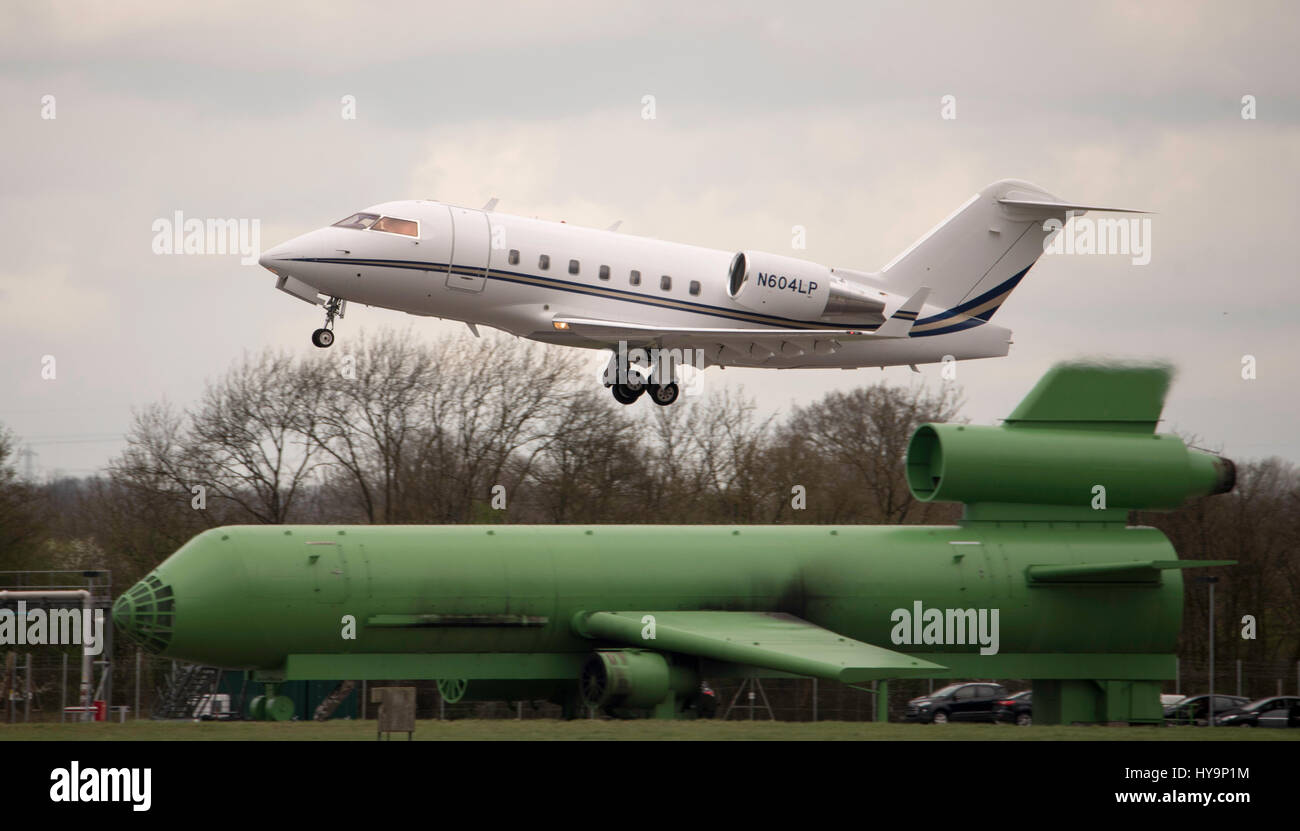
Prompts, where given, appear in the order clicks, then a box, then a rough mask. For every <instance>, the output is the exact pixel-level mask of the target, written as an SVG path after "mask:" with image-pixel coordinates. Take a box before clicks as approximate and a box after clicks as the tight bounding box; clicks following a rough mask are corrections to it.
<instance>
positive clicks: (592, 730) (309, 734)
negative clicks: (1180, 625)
mask: <svg viewBox="0 0 1300 831" xmlns="http://www.w3.org/2000/svg"><path fill="white" fill-rule="evenodd" d="M405 739H406V737H405V736H404V735H401V734H397V735H395V736H394V737H393V741H405ZM415 739H416V741H436V740H439V739H442V740H451V741H466V740H472V741H479V740H483V741H493V740H530V741H531V740H542V741H546V740H560V741H580V740H602V739H603V740H610V739H630V740H651V741H656V740H661V741H682V740H692V739H696V740H707V741H716V740H724V741H726V740H742V741H743V740H753V739H759V740H812V741H825V740H847V741H871V740H890V741H897V740H903V741H912V740H916V741H944V740H947V741H1034V740H1046V741H1061V740H1066V741H1097V740H1101V741H1287V740H1294V739H1300V730H1258V729H1255V730H1252V729H1247V728H1240V727H1239V728H1230V727H1222V728H1214V729H1204V728H1191V727H1045V726H1035V727H1013V726H1011V725H995V724H948V725H943V726H934V725H923V724H875V723H871V722H843V721H840V722H835V721H825V722H818V723H816V724H812V723H807V722H762V721H756V722H750V721H730V722H722V721H677V722H660V721H649V720H646V721H604V720H589V719H578V720H575V721H567V722H566V721H551V720H545V719H527V720H523V721H516V720H513V719H477V720H475V719H466V720H461V721H436V720H427V721H420V722H418V723H417V724H416V729H415ZM286 740H287V741H374V740H375V722H373V721H330V722H325V723H323V724H316V723H312V722H281V723H268V722H224V723H222V722H158V721H129V722H127V723H126V724H3V725H0V742H3V741H286Z"/></svg>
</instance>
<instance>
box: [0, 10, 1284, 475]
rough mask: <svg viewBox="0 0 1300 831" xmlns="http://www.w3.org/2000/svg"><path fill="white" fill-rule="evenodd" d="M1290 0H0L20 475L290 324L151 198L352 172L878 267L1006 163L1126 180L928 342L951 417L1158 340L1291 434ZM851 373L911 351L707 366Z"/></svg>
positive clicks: (781, 406) (1251, 431)
mask: <svg viewBox="0 0 1300 831" xmlns="http://www.w3.org/2000/svg"><path fill="white" fill-rule="evenodd" d="M1298 22H1300V7H1298V6H1297V5H1296V4H1295V3H1252V2H1237V3H1231V4H1228V3H1219V4H1194V3H1186V2H1170V3H1143V4H1129V3H1105V2H1092V3H1087V4H1057V3H1043V2H1041V0H1039V1H1038V2H1026V3H1010V2H999V3H952V4H948V3H857V2H854V3H843V4H811V3H800V4H791V3H788V2H784V3H755V2H745V3H736V4H732V5H721V4H718V5H714V4H701V3H668V2H662V1H660V2H652V3H642V4H631V5H623V4H619V3H612V2H572V3H549V4H537V3H534V4H523V5H520V6H513V5H511V4H504V3H491V4H488V3H456V4H444V3H438V2H428V0H425V2H419V3H411V4H404V3H393V2H386V3H383V4H358V3H327V2H310V3H275V4H273V3H266V2H249V3H227V4H222V5H221V8H220V10H215V9H213V8H212V7H211V5H210V4H176V3H161V2H159V3H147V2H115V3H104V4H93V5H91V4H84V5H83V4H70V3H46V2H41V3H14V2H7V3H5V4H4V5H3V7H0V125H3V128H2V130H0V142H2V144H0V149H2V150H3V152H2V153H0V165H3V171H4V175H3V178H2V179H0V242H2V243H3V249H4V251H5V253H6V256H5V258H4V262H3V263H0V324H3V325H0V381H2V382H3V386H0V424H3V425H5V426H7V427H9V428H11V429H12V430H13V431H14V432H15V433H17V434H18V436H19V437H20V439H21V440H23V441H30V442H31V443H32V448H33V449H34V450H35V451H36V452H37V453H38V454H39V455H38V456H37V457H35V460H34V463H35V468H36V472H37V473H38V474H39V475H45V474H48V473H51V472H54V471H63V472H67V473H74V474H81V473H88V472H91V471H93V470H95V469H97V468H99V467H100V466H102V465H103V464H104V463H105V462H107V461H108V460H109V459H110V458H111V457H112V456H113V455H115V454H116V453H118V452H119V451H120V450H121V448H122V442H121V440H120V436H121V434H122V433H123V431H124V430H125V429H126V428H127V426H128V424H129V423H130V418H131V409H132V407H141V406H143V405H145V404H148V403H150V402H153V401H156V400H159V399H161V398H164V397H166V398H167V399H169V400H171V401H173V402H175V403H177V404H180V405H189V404H191V403H192V402H193V401H195V400H196V399H197V396H198V394H199V392H200V391H201V389H202V387H203V384H204V381H205V379H210V378H214V377H216V376H218V375H220V374H221V373H222V372H224V371H225V369H226V368H227V367H228V366H229V365H230V364H231V363H232V361H234V360H235V359H237V358H238V357H239V356H240V354H241V353H242V351H243V350H245V349H252V350H255V349H260V348H262V347H264V346H274V347H285V348H288V349H292V350H293V351H295V352H297V353H302V354H306V353H308V352H309V351H311V350H313V347H312V346H311V345H310V343H309V340H308V336H309V334H310V332H311V330H312V329H314V328H316V327H317V326H319V325H320V322H321V315H320V314H318V312H317V311H314V310H312V309H311V307H309V306H307V305H306V304H304V303H301V302H300V301H297V300H294V299H293V298H291V297H289V296H288V295H285V294H283V293H280V292H277V291H275V290H274V287H273V283H274V278H273V277H272V275H270V274H269V273H268V272H266V271H265V270H263V269H261V268H259V267H257V266H242V265H240V262H239V257H238V255H227V256H219V255H215V256H165V255H157V254H155V253H153V251H152V248H151V241H152V239H153V232H152V230H151V227H152V224H153V222H154V220H155V219H158V218H170V217H172V215H173V213H174V212H175V211H183V212H184V214H185V215H186V216H187V217H200V218H209V217H233V218H245V219H258V220H260V222H261V235H262V239H261V242H262V245H263V247H264V248H269V247H270V246H272V245H274V244H276V243H278V242H281V241H283V240H285V239H287V238H289V237H291V236H295V235H297V234H300V233H303V232H305V231H308V230H310V229H312V228H315V227H318V226H321V225H325V224H328V223H330V222H333V221H336V220H337V219H339V218H341V217H343V216H345V215H347V214H349V213H351V212H353V211H355V210H358V209H360V208H362V207H364V206H366V205H369V204H373V203H376V202H381V201H387V200H391V199H406V198H435V199H439V200H441V201H445V202H451V203H453V204H464V205H469V206H476V207H477V206H480V205H482V204H483V203H484V202H486V201H487V199H488V198H490V197H493V196H496V197H499V198H500V200H501V203H500V206H499V210H501V211H503V212H507V213H518V214H522V215H527V216H541V217H546V218H552V219H565V220H566V221H568V222H570V223H574V224H584V225H593V226H597V227H604V226H606V225H608V224H609V223H611V222H613V221H614V220H618V219H622V220H623V226H622V229H621V230H622V231H624V232H626V233H630V234H638V235H644V236H651V237H658V238H661V239H670V240H678V241H682V242H689V243H694V244H698V245H707V246H711V247H716V248H722V249H727V250H739V249H742V248H748V249H757V250H766V251H772V252H776V253H785V254H792V253H794V254H797V255H798V256H802V257H806V258H807V259H811V260H816V261H818V262H823V263H826V264H828V265H838V266H845V267H849V268H857V269H860V270H867V271H876V270H878V269H879V268H880V267H881V266H883V265H884V264H885V263H886V262H888V261H889V260H890V259H891V258H892V257H893V256H894V255H895V254H897V253H898V252H899V251H901V250H902V249H904V248H905V247H907V246H908V245H909V244H911V242H912V241H913V240H915V239H916V238H917V237H918V236H920V235H921V234H922V233H924V232H925V231H927V230H928V229H929V228H930V227H931V226H932V225H934V224H935V223H936V222H937V221H939V220H940V219H942V218H943V217H944V216H946V215H947V214H948V213H950V212H951V211H952V210H953V209H955V208H956V207H957V206H958V205H960V204H961V203H962V202H964V201H965V200H966V198H967V197H969V196H970V195H971V194H972V193H974V192H975V191H976V190H977V189H979V188H980V187H982V186H983V185H985V184H987V183H989V182H991V181H994V180H996V179H1001V178H1019V179H1027V180H1029V181H1031V182H1034V183H1036V184H1038V185H1041V186H1042V187H1044V188H1046V189H1048V190H1050V191H1052V192H1053V193H1056V194H1057V195H1059V196H1061V197H1064V198H1066V199H1069V200H1073V201H1078V202H1084V203H1092V204H1105V205H1118V206H1126V207H1135V208H1146V209H1150V210H1153V211H1156V212H1157V213H1156V215H1155V216H1154V217H1153V219H1152V228H1151V248H1152V256H1151V261H1150V263H1149V264H1147V265H1144V266H1136V265H1133V264H1132V263H1131V261H1130V258H1129V257H1126V256H1119V255H1110V256H1048V257H1044V258H1043V259H1042V260H1040V261H1039V263H1038V265H1037V266H1036V267H1035V268H1034V269H1033V271H1032V272H1031V273H1030V274H1029V276H1028V277H1027V278H1026V280H1025V281H1024V283H1022V285H1021V286H1020V288H1018V289H1017V290H1016V292H1015V294H1014V295H1013V296H1012V297H1011V298H1010V300H1008V301H1007V303H1006V304H1005V305H1004V306H1003V308H1002V310H1001V311H999V313H998V316H997V319H996V322H998V323H1000V324H1001V325H1003V326H1007V327H1009V328H1010V329H1012V331H1013V332H1014V340H1015V345H1014V346H1013V347H1012V352H1011V354H1010V355H1009V356H1008V357H1006V358H1000V359H991V360H984V361H972V362H968V363H964V364H962V365H961V366H960V367H959V368H958V375H959V377H958V380H959V382H960V383H961V384H962V386H963V387H964V389H965V392H966V397H967V401H968V404H967V407H966V411H965V412H966V415H967V416H968V417H969V418H971V419H972V420H973V421H975V422H977V423H994V422H995V420H996V419H997V418H999V417H1001V416H1005V415H1006V414H1007V413H1009V412H1010V410H1011V408H1012V407H1013V406H1014V405H1015V404H1016V402H1017V401H1019V399H1020V397H1021V396H1022V395H1023V394H1024V392H1025V391H1026V390H1027V389H1028V388H1029V386H1030V385H1032V383H1033V382H1034V380H1036V379H1037V377H1038V376H1039V375H1041V373H1042V372H1043V371H1044V370H1045V369H1046V368H1047V367H1048V366H1050V365H1051V364H1052V363H1053V362H1055V361H1057V360H1060V359H1063V358H1070V357H1078V356H1089V357H1095V356H1107V355H1110V356H1119V357H1125V358H1142V357H1153V358H1161V359H1167V360H1169V361H1171V362H1173V363H1174V364H1175V365H1176V366H1177V367H1178V370H1179V377H1178V379H1177V381H1176V383H1175V386H1174V389H1173V393H1172V396H1171V398H1170V401H1169V403H1168V406H1167V408H1166V411H1165V416H1166V426H1167V427H1168V428H1171V429H1177V430H1180V431H1185V432H1189V433H1194V434H1196V435H1198V436H1200V437H1201V438H1202V441H1203V443H1204V444H1206V445H1209V446H1215V447H1219V446H1221V447H1222V448H1223V449H1224V451H1225V452H1226V453H1228V454H1229V455H1232V456H1234V457H1236V458H1238V459H1249V458H1261V457H1265V456H1270V455H1278V456H1282V457H1284V458H1287V459H1289V460H1292V461H1296V460H1300V431H1298V430H1297V419H1296V417H1295V414H1296V412H1297V406H1298V405H1300V383H1298V382H1300V372H1298V371H1297V368H1296V350H1297V348H1298V347H1300V342H1298V341H1297V338H1296V334H1297V331H1298V329H1300V327H1297V325H1296V324H1295V323H1294V322H1293V319H1292V318H1293V314H1294V312H1295V310H1296V309H1297V308H1300V302H1298V301H1300V288H1298V287H1297V267H1296V259H1295V251H1294V248H1295V244H1296V243H1295V240H1296V228H1297V226H1298V225H1300V207H1297V193H1300V95H1298V94H1297V93H1298V92H1300V58H1297V49H1296V43H1297V42H1300V25H1298ZM347 95H351V96H355V101H356V118H355V119H353V120H348V119H344V118H343V117H341V109H342V107H341V99H342V98H343V97H344V96H347ZM646 95H653V96H654V97H655V115H656V118H654V119H653V120H647V119H644V118H642V113H643V103H642V102H643V98H644V96H646ZM949 95H951V96H953V97H954V100H955V104H956V118H955V119H945V118H943V117H941V116H942V112H941V108H942V101H943V98H944V96H949ZM1246 95H1251V96H1254V101H1255V104H1254V106H1255V115H1256V117H1255V118H1253V119H1246V118H1243V117H1242V114H1243V103H1242V98H1243V96H1246ZM43 96H53V97H54V98H53V105H54V111H53V113H52V114H53V115H54V116H55V117H54V118H52V119H51V118H46V117H43V115H50V114H51V113H50V112H49V107H48V103H49V101H48V99H44V100H43ZM794 225H802V226H804V227H806V228H807V249H806V250H805V251H802V252H791V250H790V241H791V227H792V226H794ZM718 277H719V279H721V278H722V275H718ZM384 325H395V326H402V327H405V326H408V325H409V326H410V327H411V330H412V332H413V333H417V334H418V335H419V336H428V337H434V336H436V335H438V334H440V333H444V332H450V333H455V334H456V335H457V336H461V337H470V335H469V334H468V332H466V330H465V329H464V327H463V326H460V325H459V324H457V325H452V324H444V323H438V322H434V321H429V320H427V319H417V318H413V317H409V316H406V315H403V314H401V313H398V312H393V311H384V310H378V309H367V308H364V307H361V308H354V309H351V310H350V311H349V314H348V317H347V319H346V320H345V321H343V322H342V323H341V324H340V325H339V329H338V334H339V343H338V344H336V346H335V347H334V348H335V349H338V348H339V347H340V346H342V345H344V344H346V340H347V338H348V336H349V334H350V333H351V332H355V331H357V330H358V329H360V328H362V327H365V328H378V327H380V326H384ZM46 355H52V356H54V357H55V359H56V361H57V363H56V369H57V375H56V378H55V379H53V380H45V379H43V378H42V372H41V370H42V359H43V356H46ZM1245 355H1253V356H1255V359H1256V361H1257V364H1256V366H1257V377H1256V378H1255V379H1254V380H1244V379H1243V378H1242V377H1241V375H1242V372H1241V370H1242V359H1243V356H1245ZM922 370H923V373H922V377H925V378H928V379H930V383H937V382H938V375H939V367H937V366H927V367H922ZM882 377H883V378H885V379H889V380H892V381H897V382H899V383H910V382H914V380H915V378H914V376H913V374H912V373H911V372H910V371H909V370H908V369H906V368H893V369H888V370H885V371H883V372H882V371H880V370H858V371H855V372H851V373H850V372H841V371H826V370H799V371H781V372H776V371H772V370H746V371H737V370H732V369H728V370H727V371H726V372H723V373H719V372H718V371H717V370H713V371H711V372H710V373H708V374H707V375H706V383H707V384H714V385H722V384H726V385H739V384H743V385H744V386H745V388H746V390H747V391H749V392H750V393H751V394H753V395H755V396H756V397H757V398H758V400H759V402H760V404H761V405H762V406H763V407H764V408H766V409H768V410H781V411H788V409H789V407H790V406H791V405H793V404H799V403H805V402H809V401H812V400H815V399H816V398H817V397H819V396H820V395H822V394H824V393H825V392H827V391H829V390H832V389H837V388H838V389H842V388H849V387H851V386H856V385H861V384H867V383H872V382H875V381H877V380H879V379H881V378H882ZM693 403H694V399H687V398H683V399H682V402H681V403H679V404H678V405H677V406H691V405H692V404H693ZM636 406H650V405H649V403H648V402H639V403H638V404H637V405H636Z"/></svg>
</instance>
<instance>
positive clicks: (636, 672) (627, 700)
mask: <svg viewBox="0 0 1300 831" xmlns="http://www.w3.org/2000/svg"><path fill="white" fill-rule="evenodd" d="M578 686H579V688H580V690H581V694H582V700H583V703H584V704H586V705H587V706H589V707H597V708H605V707H614V708H624V709H628V708H644V707H653V706H654V705H656V704H658V703H660V702H662V701H663V700H664V699H666V698H667V697H668V694H669V692H673V693H677V694H679V695H687V694H690V693H693V692H695V691H697V690H698V689H699V686H700V682H699V678H698V676H697V675H696V674H695V672H694V671H692V670H690V669H688V668H686V667H682V666H678V665H675V664H672V663H670V662H669V661H668V659H667V658H666V657H665V656H664V655H662V654H660V653H658V652H648V651H645V650H641V649H602V650H599V651H597V652H594V653H592V655H591V656H590V657H588V658H587V661H586V663H585V664H583V667H582V674H581V677H580V678H579V679H578Z"/></svg>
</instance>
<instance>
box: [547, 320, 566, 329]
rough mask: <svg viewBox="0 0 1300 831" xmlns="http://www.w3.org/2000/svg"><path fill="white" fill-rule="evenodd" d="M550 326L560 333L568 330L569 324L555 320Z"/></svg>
mask: <svg viewBox="0 0 1300 831" xmlns="http://www.w3.org/2000/svg"><path fill="white" fill-rule="evenodd" d="M551 325H552V326H554V327H555V328H556V329H559V330H560V331H564V330H565V329H568V328H569V324H568V323H567V322H566V321H563V320H556V321H554V322H553V323H552V324H551Z"/></svg>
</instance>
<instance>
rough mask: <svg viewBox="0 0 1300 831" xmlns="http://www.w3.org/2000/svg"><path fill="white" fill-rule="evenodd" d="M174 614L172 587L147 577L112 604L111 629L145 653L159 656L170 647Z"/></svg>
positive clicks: (153, 576) (154, 577)
mask: <svg viewBox="0 0 1300 831" xmlns="http://www.w3.org/2000/svg"><path fill="white" fill-rule="evenodd" d="M175 612H176V598H175V595H174V594H173V592H172V587H171V586H168V585H166V584H165V583H163V581H162V580H160V579H158V576H157V575H156V574H150V575H148V576H147V577H145V578H144V579H143V580H141V581H140V582H139V583H136V584H135V585H134V586H132V587H131V589H130V591H127V592H125V593H123V594H122V596H121V597H119V598H118V599H117V602H116V603H114V604H113V625H114V626H116V627H117V630H118V631H119V632H121V633H122V634H124V635H126V636H127V637H128V638H130V639H131V640H133V641H135V642H137V643H138V644H140V646H142V647H143V648H144V649H145V650H147V651H149V652H152V653H154V654H158V653H160V652H163V651H164V650H166V649H167V645H168V644H170V643H171V639H172V631H173V627H172V621H173V618H174V615H175Z"/></svg>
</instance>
